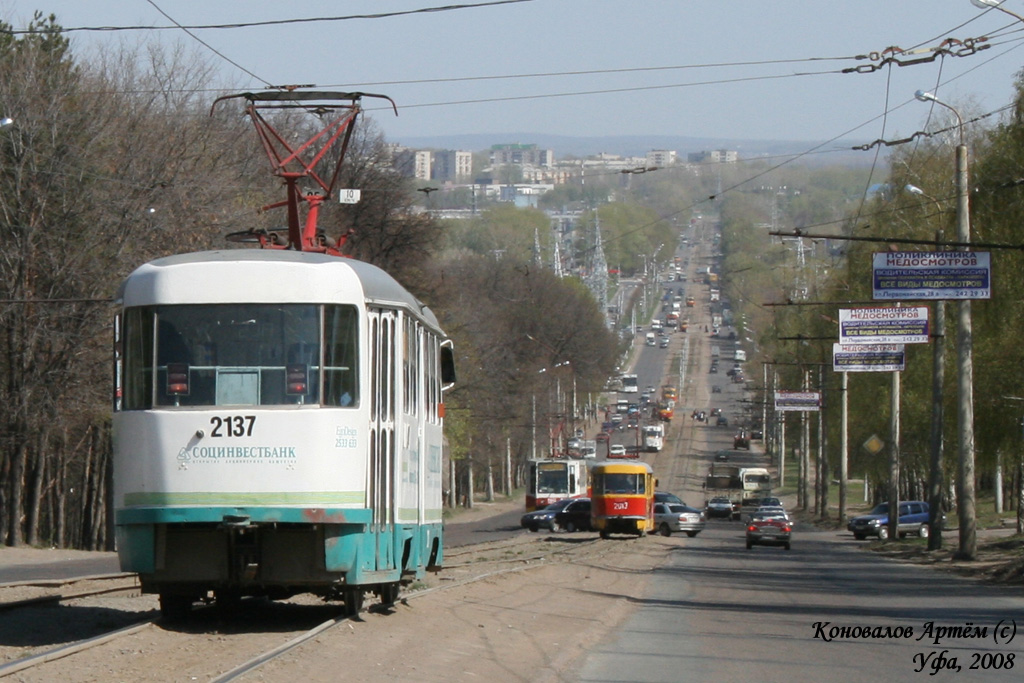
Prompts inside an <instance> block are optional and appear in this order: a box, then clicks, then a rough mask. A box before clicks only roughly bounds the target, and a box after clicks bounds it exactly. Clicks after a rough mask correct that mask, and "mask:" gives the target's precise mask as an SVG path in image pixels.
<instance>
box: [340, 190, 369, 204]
mask: <svg viewBox="0 0 1024 683" xmlns="http://www.w3.org/2000/svg"><path fill="white" fill-rule="evenodd" d="M362 194H363V191H362V190H338V203H339V204H358V203H359V197H360V195H362Z"/></svg>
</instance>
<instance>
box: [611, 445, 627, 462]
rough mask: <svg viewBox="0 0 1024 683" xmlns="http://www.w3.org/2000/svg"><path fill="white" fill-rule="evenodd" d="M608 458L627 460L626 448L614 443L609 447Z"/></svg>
mask: <svg viewBox="0 0 1024 683" xmlns="http://www.w3.org/2000/svg"><path fill="white" fill-rule="evenodd" d="M608 457H609V458H625V457H626V447H625V446H623V445H622V444H621V443H613V444H612V445H611V446H609V447H608Z"/></svg>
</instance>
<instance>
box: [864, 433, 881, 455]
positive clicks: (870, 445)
mask: <svg viewBox="0 0 1024 683" xmlns="http://www.w3.org/2000/svg"><path fill="white" fill-rule="evenodd" d="M861 448H863V449H864V450H866V451H867V452H868V453H870V454H871V455H878V454H879V453H881V452H882V449H883V448H885V442H884V441H882V440H881V439H879V438H878V436H877V435H875V434H872V435H871V436H869V437H868V439H867V441H865V442H864V443H863V444H861Z"/></svg>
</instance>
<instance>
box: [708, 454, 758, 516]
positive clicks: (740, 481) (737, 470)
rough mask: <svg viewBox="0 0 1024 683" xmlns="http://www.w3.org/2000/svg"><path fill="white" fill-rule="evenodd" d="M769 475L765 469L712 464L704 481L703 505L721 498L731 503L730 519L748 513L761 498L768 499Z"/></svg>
mask: <svg viewBox="0 0 1024 683" xmlns="http://www.w3.org/2000/svg"><path fill="white" fill-rule="evenodd" d="M771 494H772V489H771V473H769V472H768V470H767V469H766V468H764V467H742V466H739V465H725V464H720V463H715V464H713V465H711V467H710V468H708V473H707V475H706V476H705V478H704V498H705V505H706V504H707V501H708V500H711V499H712V498H715V497H719V496H724V497H727V498H729V500H730V501H731V502H732V519H740V518H741V517H742V516H743V515H744V514H749V513H750V512H752V511H753V509H755V508H756V507H757V505H758V504H759V502H760V501H761V499H762V498H767V497H769V496H771Z"/></svg>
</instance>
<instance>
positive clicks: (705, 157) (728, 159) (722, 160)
mask: <svg viewBox="0 0 1024 683" xmlns="http://www.w3.org/2000/svg"><path fill="white" fill-rule="evenodd" d="M739 158H740V155H739V153H738V152H737V151H736V150H734V149H713V150H710V151H708V150H704V151H703V152H691V153H690V154H688V155H687V161H689V162H690V163H691V164H702V163H710V164H733V163H736V162H737V161H738V160H739Z"/></svg>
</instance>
